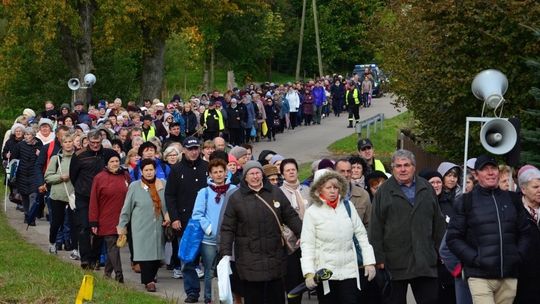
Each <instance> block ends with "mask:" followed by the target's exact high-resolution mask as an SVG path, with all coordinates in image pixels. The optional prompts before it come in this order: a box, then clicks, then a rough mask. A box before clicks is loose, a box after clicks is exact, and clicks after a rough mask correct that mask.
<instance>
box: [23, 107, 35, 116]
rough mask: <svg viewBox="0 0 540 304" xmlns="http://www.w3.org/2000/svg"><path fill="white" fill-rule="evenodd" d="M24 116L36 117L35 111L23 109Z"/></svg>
mask: <svg viewBox="0 0 540 304" xmlns="http://www.w3.org/2000/svg"><path fill="white" fill-rule="evenodd" d="M22 113H23V115H24V116H26V117H28V118H33V117H36V112H34V110H32V109H28V108H26V109H24V111H23V112H22Z"/></svg>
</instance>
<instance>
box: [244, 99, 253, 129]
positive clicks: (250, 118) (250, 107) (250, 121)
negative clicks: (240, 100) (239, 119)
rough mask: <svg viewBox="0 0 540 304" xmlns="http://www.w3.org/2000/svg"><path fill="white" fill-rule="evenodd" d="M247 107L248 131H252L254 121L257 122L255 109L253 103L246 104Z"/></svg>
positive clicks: (246, 126)
mask: <svg viewBox="0 0 540 304" xmlns="http://www.w3.org/2000/svg"><path fill="white" fill-rule="evenodd" d="M244 105H245V106H246V125H245V128H246V129H251V127H253V121H254V120H255V109H254V108H253V103H252V102H248V103H247V104H244Z"/></svg>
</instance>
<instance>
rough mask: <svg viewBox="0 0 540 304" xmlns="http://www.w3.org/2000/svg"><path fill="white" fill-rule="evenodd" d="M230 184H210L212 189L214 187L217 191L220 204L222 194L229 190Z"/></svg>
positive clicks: (217, 200) (217, 199) (217, 201)
mask: <svg viewBox="0 0 540 304" xmlns="http://www.w3.org/2000/svg"><path fill="white" fill-rule="evenodd" d="M229 186H230V184H225V185H221V186H216V185H210V189H212V190H213V191H214V192H215V193H216V204H219V201H220V200H221V195H222V194H223V193H225V192H227V190H229Z"/></svg>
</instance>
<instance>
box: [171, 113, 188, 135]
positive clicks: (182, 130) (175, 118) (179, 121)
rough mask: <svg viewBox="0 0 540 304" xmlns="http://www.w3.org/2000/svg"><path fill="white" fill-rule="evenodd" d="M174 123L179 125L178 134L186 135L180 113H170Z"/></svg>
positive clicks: (184, 122) (184, 123) (184, 124)
mask: <svg viewBox="0 0 540 304" xmlns="http://www.w3.org/2000/svg"><path fill="white" fill-rule="evenodd" d="M172 115H173V118H174V122H176V123H178V124H179V125H180V132H182V133H186V121H185V120H184V117H183V116H182V113H180V112H178V111H174V112H173V113H172Z"/></svg>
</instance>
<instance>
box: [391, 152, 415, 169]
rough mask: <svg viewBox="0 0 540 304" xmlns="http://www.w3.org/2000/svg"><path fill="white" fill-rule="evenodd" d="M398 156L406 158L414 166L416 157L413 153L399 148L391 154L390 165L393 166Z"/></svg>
mask: <svg viewBox="0 0 540 304" xmlns="http://www.w3.org/2000/svg"><path fill="white" fill-rule="evenodd" d="M399 158H406V159H408V160H410V161H411V163H412V165H413V166H416V158H415V157H414V154H413V153H412V152H411V151H409V150H405V149H399V150H397V151H396V152H394V154H392V167H393V166H394V163H395V162H396V160H397V159H399Z"/></svg>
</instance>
